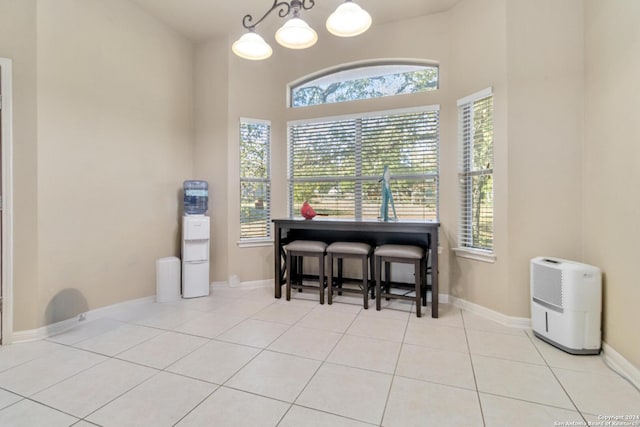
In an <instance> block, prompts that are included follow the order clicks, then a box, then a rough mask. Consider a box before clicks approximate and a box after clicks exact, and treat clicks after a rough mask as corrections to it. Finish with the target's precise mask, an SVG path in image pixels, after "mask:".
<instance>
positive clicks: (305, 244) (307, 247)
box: [284, 240, 327, 253]
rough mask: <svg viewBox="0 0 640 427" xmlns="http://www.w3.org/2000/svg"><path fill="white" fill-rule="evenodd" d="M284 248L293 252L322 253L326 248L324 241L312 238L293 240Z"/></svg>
mask: <svg viewBox="0 0 640 427" xmlns="http://www.w3.org/2000/svg"><path fill="white" fill-rule="evenodd" d="M284 248H285V250H287V251H292V252H293V251H295V252H316V253H324V251H325V250H326V249H327V244H326V243H325V242H317V241H314V240H294V241H293V242H291V243H289V244H288V245H286V246H285V247H284Z"/></svg>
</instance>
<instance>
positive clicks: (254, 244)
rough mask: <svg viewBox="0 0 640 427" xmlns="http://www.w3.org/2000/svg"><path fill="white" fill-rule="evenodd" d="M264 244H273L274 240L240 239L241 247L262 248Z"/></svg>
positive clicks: (239, 244)
mask: <svg viewBox="0 0 640 427" xmlns="http://www.w3.org/2000/svg"><path fill="white" fill-rule="evenodd" d="M264 246H273V240H271V239H269V240H262V239H256V240H240V241H238V247H239V248H260V247H264Z"/></svg>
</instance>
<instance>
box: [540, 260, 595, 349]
mask: <svg viewBox="0 0 640 427" xmlns="http://www.w3.org/2000/svg"><path fill="white" fill-rule="evenodd" d="M530 276H531V325H532V328H533V333H534V334H535V336H536V337H538V338H540V339H542V340H544V341H546V342H548V343H549V344H551V345H553V346H555V347H558V348H559V349H561V350H564V351H566V352H567V353H571V354H598V353H600V348H601V331H600V325H601V320H600V319H601V312H602V273H601V272H600V269H599V268H597V267H594V266H592V265H587V264H581V263H578V262H574V261H568V260H565V259H560V258H550V257H537V258H533V259H532V260H531V271H530Z"/></svg>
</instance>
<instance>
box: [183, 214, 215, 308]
mask: <svg viewBox="0 0 640 427" xmlns="http://www.w3.org/2000/svg"><path fill="white" fill-rule="evenodd" d="M209 230H210V225H209V217H208V216H205V215H185V216H183V217H182V298H195V297H203V296H207V295H209V238H210V237H209Z"/></svg>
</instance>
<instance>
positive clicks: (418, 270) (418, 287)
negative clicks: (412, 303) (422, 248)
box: [414, 259, 422, 317]
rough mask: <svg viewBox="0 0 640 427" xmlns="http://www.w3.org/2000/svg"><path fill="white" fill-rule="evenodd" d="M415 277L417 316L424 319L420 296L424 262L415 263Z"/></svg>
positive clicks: (416, 261)
mask: <svg viewBox="0 0 640 427" xmlns="http://www.w3.org/2000/svg"><path fill="white" fill-rule="evenodd" d="M414 268H415V275H416V315H417V316H418V317H422V313H421V312H420V310H421V308H422V307H421V304H420V296H421V295H422V260H419V259H417V260H415V262H414Z"/></svg>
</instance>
